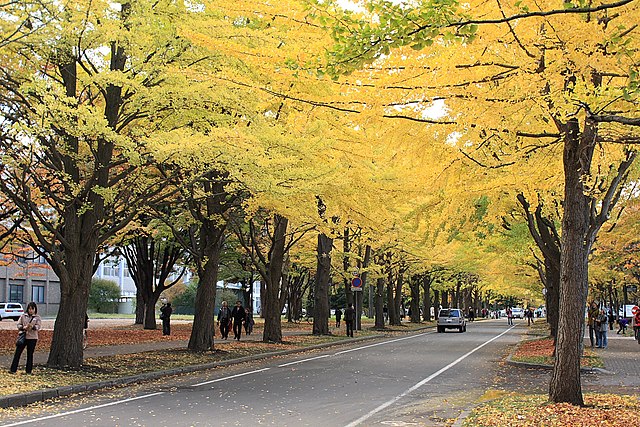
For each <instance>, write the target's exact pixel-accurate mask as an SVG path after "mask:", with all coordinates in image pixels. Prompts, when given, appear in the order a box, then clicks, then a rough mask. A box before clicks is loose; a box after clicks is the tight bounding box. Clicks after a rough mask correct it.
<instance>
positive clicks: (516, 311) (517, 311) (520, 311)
mask: <svg viewBox="0 0 640 427" xmlns="http://www.w3.org/2000/svg"><path fill="white" fill-rule="evenodd" d="M511 315H512V316H513V318H514V319H524V308H520V307H513V308H512V309H511Z"/></svg>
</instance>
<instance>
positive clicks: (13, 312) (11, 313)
mask: <svg viewBox="0 0 640 427" xmlns="http://www.w3.org/2000/svg"><path fill="white" fill-rule="evenodd" d="M22 313H24V309H23V308H22V304H20V303H17V302H0V320H2V319H13V320H18V319H19V318H20V316H22Z"/></svg>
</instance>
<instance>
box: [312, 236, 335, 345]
mask: <svg viewBox="0 0 640 427" xmlns="http://www.w3.org/2000/svg"><path fill="white" fill-rule="evenodd" d="M332 249H333V239H330V238H329V237H327V236H326V235H325V234H323V233H320V234H318V248H317V251H318V253H317V257H318V263H317V268H316V280H315V286H316V289H315V292H314V301H313V302H314V304H313V335H329V313H330V312H329V279H330V277H331V250H332Z"/></svg>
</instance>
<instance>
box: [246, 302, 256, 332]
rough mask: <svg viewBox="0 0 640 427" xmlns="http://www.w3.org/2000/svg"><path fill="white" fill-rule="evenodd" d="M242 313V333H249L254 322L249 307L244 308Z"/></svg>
mask: <svg viewBox="0 0 640 427" xmlns="http://www.w3.org/2000/svg"><path fill="white" fill-rule="evenodd" d="M244 313H245V319H244V334H245V335H251V332H253V325H254V324H255V323H256V322H255V320H253V313H252V312H251V309H250V308H249V307H247V308H245V309H244Z"/></svg>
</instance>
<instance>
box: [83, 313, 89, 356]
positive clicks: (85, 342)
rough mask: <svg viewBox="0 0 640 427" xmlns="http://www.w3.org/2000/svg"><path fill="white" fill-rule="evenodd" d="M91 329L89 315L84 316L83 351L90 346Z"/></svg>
mask: <svg viewBox="0 0 640 427" xmlns="http://www.w3.org/2000/svg"><path fill="white" fill-rule="evenodd" d="M88 329H89V315H88V314H87V313H85V314H84V328H82V349H83V350H84V349H86V348H87V345H89V335H88V333H87V331H88Z"/></svg>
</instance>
